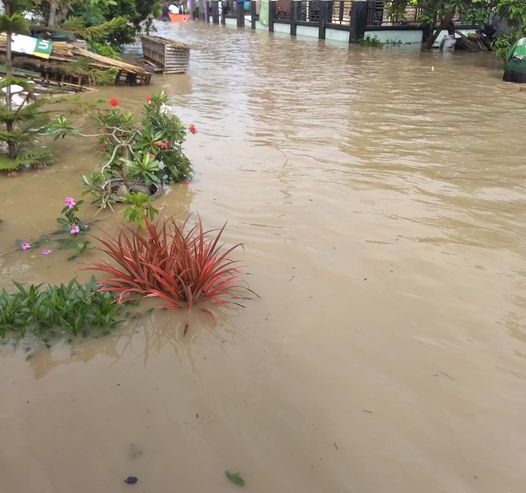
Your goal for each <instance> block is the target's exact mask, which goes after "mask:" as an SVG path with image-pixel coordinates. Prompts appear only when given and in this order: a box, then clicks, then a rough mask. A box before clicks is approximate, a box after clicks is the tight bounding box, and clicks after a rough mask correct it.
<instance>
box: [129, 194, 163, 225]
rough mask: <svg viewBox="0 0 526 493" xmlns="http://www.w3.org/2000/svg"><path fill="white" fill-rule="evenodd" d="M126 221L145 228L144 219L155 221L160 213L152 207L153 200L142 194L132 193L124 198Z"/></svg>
mask: <svg viewBox="0 0 526 493" xmlns="http://www.w3.org/2000/svg"><path fill="white" fill-rule="evenodd" d="M124 203H125V204H126V205H127V206H128V207H126V209H124V219H126V221H128V222H130V223H135V224H137V226H139V227H141V228H144V219H145V218H148V219H150V220H152V219H155V218H156V216H157V214H158V213H159V211H158V210H157V209H156V208H155V207H154V206H153V205H152V198H151V197H150V196H149V195H146V194H145V193H141V192H132V193H129V194H127V195H125V196H124Z"/></svg>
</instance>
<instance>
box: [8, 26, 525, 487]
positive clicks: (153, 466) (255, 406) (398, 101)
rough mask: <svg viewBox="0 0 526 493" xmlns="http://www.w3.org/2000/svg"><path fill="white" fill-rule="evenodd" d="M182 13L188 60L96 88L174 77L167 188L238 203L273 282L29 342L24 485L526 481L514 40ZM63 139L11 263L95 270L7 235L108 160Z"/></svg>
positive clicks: (38, 181)
mask: <svg viewBox="0 0 526 493" xmlns="http://www.w3.org/2000/svg"><path fill="white" fill-rule="evenodd" d="M161 32H162V33H166V32H168V33H169V34H170V35H174V36H175V37H177V38H179V39H184V40H187V41H189V42H191V43H192V45H193V51H192V62H191V70H190V73H189V74H187V75H184V76H171V77H166V78H162V77H159V78H156V79H155V83H154V86H153V87H151V88H118V89H114V88H109V89H104V90H101V91H100V92H99V93H98V94H97V95H96V96H97V97H104V98H109V97H111V96H117V97H118V98H119V100H120V101H121V105H122V106H123V107H128V108H139V107H140V105H142V103H143V101H144V100H145V98H146V96H147V95H148V94H150V93H151V92H152V91H154V90H159V89H161V88H164V89H165V91H166V92H167V93H168V94H169V96H170V101H171V104H172V105H173V106H174V107H175V108H176V111H177V113H178V114H179V115H180V117H181V118H182V119H183V120H184V121H185V122H187V123H190V122H195V124H196V125H197V127H198V128H199V133H198V134H197V135H196V136H190V138H189V140H188V142H187V144H186V150H187V153H188V155H189V156H190V158H191V159H192V161H193V163H194V165H195V169H196V177H195V180H194V181H193V183H192V184H191V185H189V186H185V185H177V186H174V187H173V190H172V191H171V193H169V194H168V195H166V196H164V197H163V198H162V199H160V201H159V205H162V206H164V207H165V208H166V210H167V211H168V212H172V213H176V214H178V215H180V216H181V217H182V216H184V215H185V214H186V213H187V212H189V211H198V212H199V213H200V214H201V216H202V218H203V220H204V222H205V223H206V224H207V225H210V226H217V225H220V224H222V223H223V222H224V221H228V229H227V238H226V239H227V241H228V242H232V243H234V242H244V243H245V245H246V251H245V253H244V254H243V255H242V260H243V262H244V264H245V265H246V269H247V271H248V272H249V275H247V279H248V280H249V283H250V285H251V287H252V288H253V289H254V290H256V291H257V292H258V293H259V294H260V295H261V299H258V300H253V301H248V302H247V303H246V308H244V309H242V308H239V307H236V308H231V309H228V310H224V311H221V312H219V313H218V318H219V322H218V324H217V325H216V326H214V325H213V324H212V323H211V321H210V320H209V319H206V318H203V319H201V318H200V317H199V316H196V318H195V319H194V321H193V323H192V327H191V329H190V332H189V334H188V335H187V336H186V337H183V336H182V334H181V318H180V315H178V314H168V315H167V314H164V313H163V314H159V313H154V314H153V315H150V316H149V317H148V318H147V319H145V320H144V321H142V322H140V323H138V324H132V323H130V324H127V325H126V326H122V327H121V328H120V329H119V331H117V333H116V334H115V336H112V337H107V338H105V339H100V340H93V341H90V342H85V343H83V344H75V345H74V346H73V347H69V346H68V345H67V344H64V345H58V346H56V347H54V348H53V349H52V350H51V351H48V350H39V351H36V352H34V353H32V352H31V353H30V354H32V355H33V356H32V357H31V358H30V359H27V360H26V357H27V355H26V353H25V351H24V347H20V348H18V349H13V348H11V347H5V348H4V349H3V350H2V352H1V353H0V396H1V399H0V429H1V430H0V435H1V442H2V445H1V447H0V492H1V493H72V492H75V493H94V492H98V493H118V492H125V491H137V492H148V493H175V492H181V493H205V492H211V493H212V492H213V493H223V492H225V493H226V492H233V491H236V488H238V487H237V486H235V485H233V484H231V483H229V482H228V481H227V479H226V478H225V473H224V471H225V470H226V469H228V470H230V471H233V472H238V471H239V472H240V473H241V475H242V476H243V477H244V478H245V480H246V486H245V490H246V491H247V492H258V493H299V492H302V493H319V492H327V493H336V492H345V493H347V492H349V493H416V492H422V491H425V492H426V493H457V492H458V493H466V492H470V493H473V492H480V493H504V492H516V493H518V492H524V491H526V472H525V469H524V464H525V463H526V448H525V443H526V327H525V323H526V249H525V237H526V236H525V235H526V219H525V210H526V188H525V181H524V180H525V173H526V163H525V158H524V156H525V154H526V140H525V139H524V122H525V121H526V93H520V92H519V91H518V88H517V86H514V85H507V84H505V83H502V82H501V81H500V71H499V70H498V68H497V66H496V64H495V63H494V59H493V56H492V55H489V56H478V55H465V54H461V53H456V54H453V55H450V56H443V55H440V54H438V53H433V54H431V53H423V54H422V53H419V52H417V51H411V50H406V49H403V48H402V49H383V50H382V49H376V50H374V49H362V48H359V47H356V46H352V47H350V48H348V46H346V45H338V44H330V43H324V42H318V41H317V40H308V39H297V40H290V39H289V38H288V37H286V36H283V37H282V36H279V35H276V36H274V37H271V36H269V35H268V34H264V33H252V32H249V31H241V32H238V31H237V30H234V29H229V28H221V27H219V26H206V25H202V24H197V23H194V24H187V25H171V26H162V27H161ZM432 67H434V69H433V68H432ZM58 159H59V164H57V165H56V166H54V167H52V168H49V169H46V170H42V171H38V172H33V173H26V174H23V175H22V176H20V177H19V178H9V179H7V178H2V179H0V217H1V219H3V222H2V224H1V226H0V227H1V229H0V250H1V252H2V254H3V255H2V256H1V257H0V272H1V280H0V284H1V285H2V286H7V285H9V283H10V279H16V280H18V281H25V282H29V281H32V282H41V281H49V282H60V281H66V280H69V279H70V278H71V277H73V276H74V275H77V274H78V275H79V276H80V277H81V278H84V277H86V275H87V274H86V273H85V272H84V271H79V269H80V268H81V267H82V264H81V263H78V262H77V263H74V262H68V261H66V254H64V253H61V252H54V253H53V254H52V255H50V256H48V257H44V256H41V255H39V253H38V252H33V253H31V251H29V252H24V253H22V252H15V253H7V252H8V251H9V250H11V249H12V248H13V246H14V240H15V239H17V238H20V239H29V238H33V237H35V236H37V235H38V234H39V233H42V232H46V231H49V230H50V229H52V228H53V225H54V221H55V217H56V216H57V213H58V211H59V210H60V208H61V207H62V204H63V199H64V197H65V196H66V195H70V194H71V195H74V196H79V194H80V190H81V187H80V182H79V175H80V173H81V172H85V171H88V170H90V169H92V168H94V167H95V165H96V164H97V162H98V161H97V156H96V155H95V154H94V152H93V150H92V149H91V148H90V144H89V143H88V142H86V141H77V140H70V141H67V142H63V143H61V144H60V147H59V149H58ZM84 214H87V215H89V216H91V215H92V214H93V210H92V209H91V210H90V209H85V212H84ZM101 217H102V218H103V221H101V224H102V227H103V228H104V227H106V228H110V227H111V225H112V223H113V221H115V218H112V217H111V214H110V215H106V216H104V215H103V216H101ZM93 255H94V254H89V255H87V256H86V257H83V259H82V260H81V262H86V261H88V260H91V259H92V258H93ZM130 475H133V476H137V477H138V478H139V481H138V483H137V484H136V485H134V486H130V485H127V484H125V483H124V482H123V479H124V478H125V477H127V476H130Z"/></svg>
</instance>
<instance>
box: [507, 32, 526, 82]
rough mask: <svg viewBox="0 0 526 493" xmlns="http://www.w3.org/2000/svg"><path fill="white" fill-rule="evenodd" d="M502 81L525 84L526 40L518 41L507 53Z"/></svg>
mask: <svg viewBox="0 0 526 493" xmlns="http://www.w3.org/2000/svg"><path fill="white" fill-rule="evenodd" d="M502 80H504V81H505V82H518V83H526V38H521V39H519V40H518V41H517V42H516V43H515V44H514V45H513V47H512V48H511V50H510V51H509V52H508V55H507V56H506V64H505V65H504V76H503V77H502Z"/></svg>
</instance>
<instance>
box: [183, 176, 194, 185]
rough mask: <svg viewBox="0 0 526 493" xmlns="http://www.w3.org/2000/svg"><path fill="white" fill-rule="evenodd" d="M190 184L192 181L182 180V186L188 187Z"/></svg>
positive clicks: (188, 179)
mask: <svg viewBox="0 0 526 493" xmlns="http://www.w3.org/2000/svg"><path fill="white" fill-rule="evenodd" d="M190 183H192V180H191V179H190V178H185V179H184V180H183V185H190Z"/></svg>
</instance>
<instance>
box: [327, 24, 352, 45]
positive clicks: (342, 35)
mask: <svg viewBox="0 0 526 493" xmlns="http://www.w3.org/2000/svg"><path fill="white" fill-rule="evenodd" d="M325 39H331V40H333V41H342V42H343V43H348V42H349V31H340V30H339V29H330V28H327V29H325Z"/></svg>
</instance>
